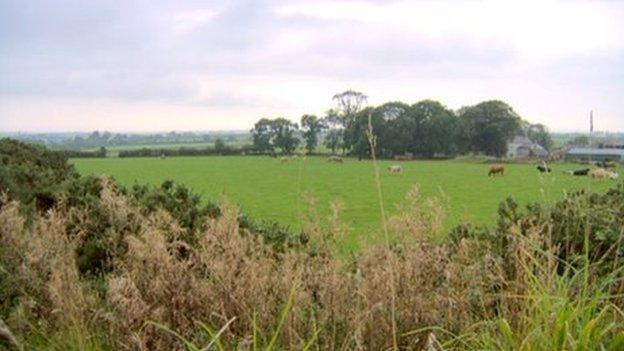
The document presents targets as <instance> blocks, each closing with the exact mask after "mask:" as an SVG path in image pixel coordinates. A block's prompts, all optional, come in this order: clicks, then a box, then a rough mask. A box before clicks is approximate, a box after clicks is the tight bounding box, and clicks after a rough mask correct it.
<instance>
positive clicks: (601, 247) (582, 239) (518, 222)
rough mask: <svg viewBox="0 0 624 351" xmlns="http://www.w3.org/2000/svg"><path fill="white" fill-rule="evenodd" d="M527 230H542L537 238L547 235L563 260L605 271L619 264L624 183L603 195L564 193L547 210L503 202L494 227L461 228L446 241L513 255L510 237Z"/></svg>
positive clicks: (622, 254) (623, 237)
mask: <svg viewBox="0 0 624 351" xmlns="http://www.w3.org/2000/svg"><path fill="white" fill-rule="evenodd" d="M512 227H514V228H515V231H514V230H510V229H511V228H512ZM528 228H532V229H533V230H534V229H535V228H542V230H541V233H540V234H541V235H549V236H550V240H551V243H552V244H553V246H556V247H559V252H558V256H559V257H560V258H561V259H562V261H565V262H571V263H574V262H576V263H577V264H583V263H584V262H585V257H586V258H587V259H588V260H589V262H591V263H596V264H599V265H600V267H602V269H603V271H604V272H605V273H606V272H609V271H610V270H612V269H613V268H614V267H616V265H617V264H621V262H623V261H624V242H623V240H624V184H619V185H618V186H617V187H615V188H613V189H611V190H609V191H608V192H607V193H605V194H596V193H587V192H585V191H576V192H573V193H569V194H566V196H565V197H564V198H563V199H562V200H560V201H557V202H556V203H554V204H553V205H552V206H544V205H541V204H537V203H536V204H531V205H529V206H527V207H526V208H525V209H522V208H520V207H519V206H518V204H517V203H516V202H514V201H513V200H512V199H507V200H506V201H505V202H503V203H501V204H500V206H499V210H498V222H497V227H496V228H495V229H487V228H484V227H471V226H470V225H467V224H465V225H461V226H458V227H456V228H455V229H454V230H453V231H452V232H451V235H450V237H449V239H450V240H452V241H453V242H456V243H457V242H459V241H460V240H461V239H463V238H477V239H481V240H484V241H487V242H489V243H490V245H491V247H492V249H493V252H496V253H497V254H499V255H500V256H501V257H503V258H505V257H506V255H508V254H509V253H510V252H513V248H511V247H510V245H511V243H512V242H513V237H512V236H513V235H518V234H520V235H528V234H529V233H528V232H527V230H528ZM508 273H510V272H508Z"/></svg>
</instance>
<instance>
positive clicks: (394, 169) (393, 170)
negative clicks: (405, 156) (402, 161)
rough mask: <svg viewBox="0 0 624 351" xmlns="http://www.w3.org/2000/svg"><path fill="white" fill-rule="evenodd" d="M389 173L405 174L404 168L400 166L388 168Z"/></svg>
mask: <svg viewBox="0 0 624 351" xmlns="http://www.w3.org/2000/svg"><path fill="white" fill-rule="evenodd" d="M388 171H389V172H390V173H392V174H399V173H402V172H403V167H401V166H399V165H392V166H389V167H388Z"/></svg>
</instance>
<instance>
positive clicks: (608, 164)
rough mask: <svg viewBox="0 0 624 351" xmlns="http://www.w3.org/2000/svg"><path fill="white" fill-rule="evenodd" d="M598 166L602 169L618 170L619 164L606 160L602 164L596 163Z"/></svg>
mask: <svg viewBox="0 0 624 351" xmlns="http://www.w3.org/2000/svg"><path fill="white" fill-rule="evenodd" d="M596 166H598V167H601V168H617V163H615V162H613V161H609V160H604V161H601V162H596Z"/></svg>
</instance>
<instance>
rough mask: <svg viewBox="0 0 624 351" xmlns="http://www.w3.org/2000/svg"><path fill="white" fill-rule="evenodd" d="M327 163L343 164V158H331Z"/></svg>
mask: <svg viewBox="0 0 624 351" xmlns="http://www.w3.org/2000/svg"><path fill="white" fill-rule="evenodd" d="M327 162H333V163H342V157H340V156H329V157H328V158H327Z"/></svg>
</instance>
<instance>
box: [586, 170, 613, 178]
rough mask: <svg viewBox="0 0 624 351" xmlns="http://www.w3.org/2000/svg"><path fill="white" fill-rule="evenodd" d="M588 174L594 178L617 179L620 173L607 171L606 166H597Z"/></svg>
mask: <svg viewBox="0 0 624 351" xmlns="http://www.w3.org/2000/svg"><path fill="white" fill-rule="evenodd" d="M587 175H588V176H589V177H590V178H592V179H597V180H602V179H617V178H618V177H619V174H617V173H615V172H611V171H607V170H606V169H604V168H596V169H592V170H591V171H589V173H587Z"/></svg>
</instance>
